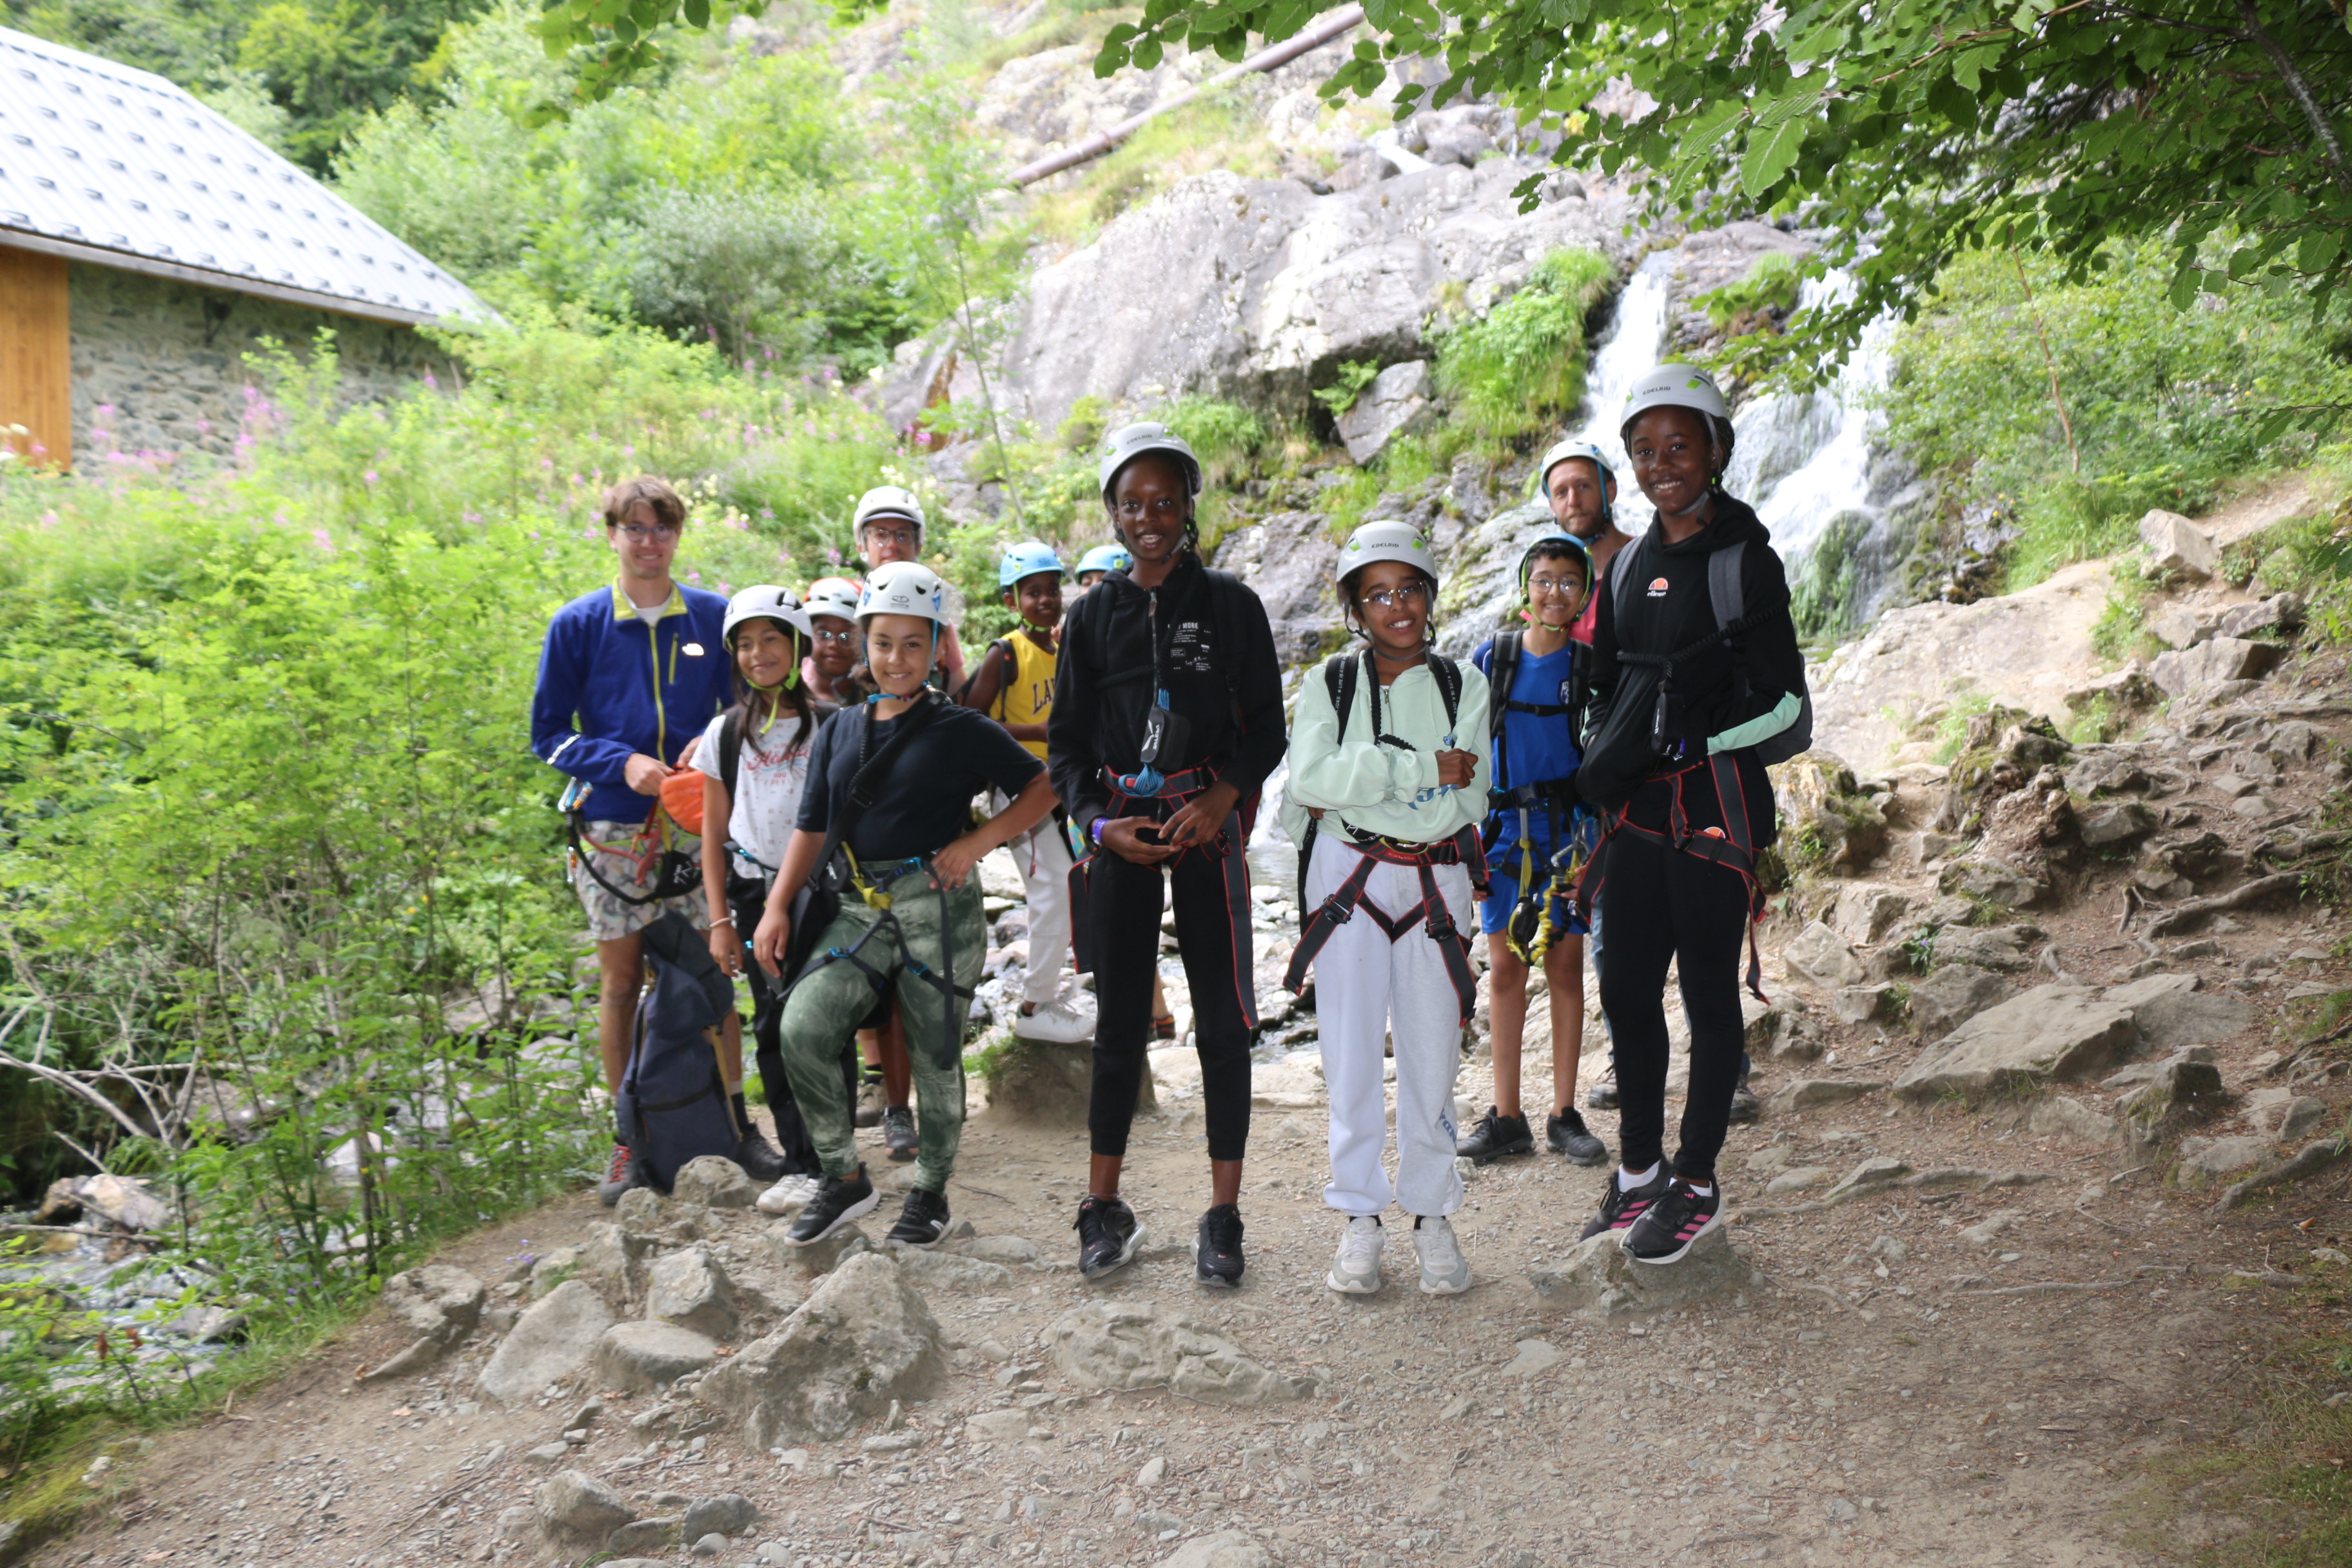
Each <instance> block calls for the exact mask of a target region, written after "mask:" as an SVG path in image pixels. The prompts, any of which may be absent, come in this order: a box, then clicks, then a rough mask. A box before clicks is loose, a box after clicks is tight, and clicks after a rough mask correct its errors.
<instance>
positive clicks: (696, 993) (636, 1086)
mask: <svg viewBox="0 0 2352 1568" xmlns="http://www.w3.org/2000/svg"><path fill="white" fill-rule="evenodd" d="M645 952H646V962H647V963H651V964H652V965H653V970H654V984H653V988H652V989H651V990H649V991H647V992H646V994H645V997H644V999H643V1000H642V1001H640V1002H639V1003H638V1004H637V1017H636V1032H635V1038H633V1039H632V1040H631V1042H630V1045H629V1065H628V1068H627V1069H626V1070H625V1071H624V1072H623V1073H622V1075H621V1091H620V1093H619V1094H618V1095H617V1096H616V1097H615V1098H614V1110H615V1111H616V1112H617V1113H618V1116H619V1120H620V1133H621V1142H623V1143H625V1144H626V1145H628V1148H629V1152H631V1153H632V1154H633V1155H634V1156H635V1170H636V1172H637V1173H638V1175H639V1176H640V1177H642V1178H643V1179H644V1180H645V1181H646V1182H647V1183H648V1184H651V1185H653V1186H654V1187H656V1188H657V1189H659V1190H660V1191H662V1192H665V1193H667V1192H668V1191H669V1190H670V1186H671V1184H673V1183H675V1182H676V1181H677V1173H678V1172H679V1171H681V1170H682V1169H684V1168H685V1167H686V1165H687V1163H688V1162H690V1161H693V1160H698V1159H700V1158H701V1157H702V1156H703V1155H705V1154H718V1155H720V1156H722V1157H724V1158H726V1159H730V1160H732V1159H734V1158H735V1157H736V1153H737V1151H738V1149H739V1148H740V1145H741V1143H742V1142H743V1132H744V1129H742V1128H741V1127H739V1126H737V1125H736V1122H735V1108H734V1104H733V1102H732V1101H731V1100H730V1099H729V1098H728V1094H727V1080H726V1079H725V1077H724V1075H723V1074H722V1073H721V1071H720V1069H719V1027H720V1026H721V1025H722V1024H723V1023H725V1021H726V1018H727V1016H728V1015H729V1014H730V1013H732V1012H733V1011H734V1010H735V987H734V984H733V983H732V982H730V980H729V979H728V978H727V976H726V975H725V973H722V972H721V971H720V970H719V965H718V964H717V963H714V962H713V961H712V959H711V956H710V944H709V942H707V941H706V940H705V939H704V937H703V934H702V933H701V932H700V931H697V930H695V929H694V926H693V923H692V922H691V921H688V920H687V918H686V917H685V916H684V915H681V914H679V913H678V912H677V910H668V911H667V912H665V913H664V914H663V915H662V916H661V917H660V918H659V919H658V920H656V921H654V922H653V923H652V924H651V925H649V926H647V927H646V930H645Z"/></svg>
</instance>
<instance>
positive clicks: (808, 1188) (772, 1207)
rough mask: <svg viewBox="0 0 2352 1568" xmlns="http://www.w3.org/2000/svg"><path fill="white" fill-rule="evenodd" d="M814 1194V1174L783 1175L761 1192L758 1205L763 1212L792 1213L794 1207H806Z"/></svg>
mask: <svg viewBox="0 0 2352 1568" xmlns="http://www.w3.org/2000/svg"><path fill="white" fill-rule="evenodd" d="M814 1196H816V1178H815V1177H814V1176H783V1177H781V1178H779V1179H778V1180H777V1182H776V1184H775V1185H774V1186H772V1187H770V1188H769V1189H768V1190H767V1191H766V1192H764V1193H761V1194H760V1196H759V1200H758V1207H759V1210H760V1212H761V1214H779V1215H781V1214H790V1213H792V1212H793V1210H794V1209H797V1208H804V1207H806V1206H807V1205H808V1201H809V1199H811V1198H813V1197H814Z"/></svg>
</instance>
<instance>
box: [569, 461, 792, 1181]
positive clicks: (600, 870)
mask: <svg viewBox="0 0 2352 1568" xmlns="http://www.w3.org/2000/svg"><path fill="white" fill-rule="evenodd" d="M685 527H686V502H685V501H683V500H680V499H679V497H678V494H677V491H676V490H674V489H671V488H670V487H669V486H668V485H667V484H665V483H663V482H662V481H661V480H660V479H652V478H642V479H628V480H625V481H623V482H622V483H620V484H617V485H614V487H613V488H612V489H609V490H607V491H605V492H604V537H605V540H606V542H608V543H610V544H611V546H612V549H613V553H614V557H615V559H616V560H617V561H618V563H619V566H620V571H619V574H617V575H616V576H614V579H613V581H612V582H611V583H610V584H606V585H605V586H604V587H602V588H597V589H594V590H593V591H592V592H589V593H586V594H583V595H581V596H580V597H579V598H577V599H574V600H572V603H570V604H568V605H564V606H563V607H562V609H560V610H558V611H556V612H555V618H554V619H553V620H552V621H551V622H550V623H549V625H548V628H547V643H546V646H545V647H544V648H543V649H542V650H541V654H540V660H539V685H538V689H537V690H536V691H534V692H533V694H532V696H531V704H530V749H531V752H532V753H533V754H534V755H536V756H537V757H538V758H539V760H540V761H541V762H543V763H547V764H548V765H549V766H551V767H552V768H555V769H557V770H558V771H559V772H562V773H568V774H570V775H571V776H572V778H573V779H575V780H577V781H579V783H580V784H582V785H584V786H585V787H586V799H585V801H584V802H583V806H582V814H583V817H584V818H585V828H584V838H583V854H582V855H581V856H579V857H576V858H575V861H574V864H573V866H572V886H573V888H574V889H576V890H577V891H578V893H579V895H580V904H581V908H582V909H583V910H585V911H586V913H587V916H588V933H589V935H590V936H591V937H592V938H593V940H594V942H595V943H596V967H597V971H598V975H599V987H598V992H599V994H598V1005H597V1015H596V1043H597V1047H598V1049H599V1052H600V1053H601V1055H602V1057H603V1066H604V1087H605V1088H606V1089H610V1090H612V1091H614V1093H615V1094H617V1093H618V1092H619V1090H620V1087H621V1074H622V1071H623V1070H624V1069H625V1068H626V1067H627V1065H628V1052H629V1037H630V1032H631V1021H632V1020H633V1019H634V1018H635V1015H636V1010H637V993H638V988H639V987H640V985H641V984H643V982H644V977H645V941H644V937H643V934H642V933H643V932H644V931H645V928H646V927H647V926H649V925H651V924H652V923H653V922H654V921H656V919H658V918H660V917H661V916H662V915H663V914H665V913H667V912H670V911H673V910H675V911H676V912H677V913H679V914H682V915H684V916H685V917H686V918H687V919H688V921H692V922H693V924H694V926H695V927H696V929H697V930H703V929H707V928H708V926H709V918H708V915H707V913H706V911H705V909H704V902H703V900H702V898H701V896H700V895H699V894H698V893H697V892H688V893H685V894H681V895H678V896H676V897H669V898H660V899H648V900H646V901H644V902H634V901H631V900H632V898H635V897H642V896H643V895H644V894H647V893H651V892H653V891H654V890H655V885H654V884H655V879H656V875H657V868H658V867H659V866H660V864H661V860H662V854H661V852H662V851H664V850H678V851H682V852H684V853H687V854H689V855H696V854H698V853H699V851H700V847H701V845H700V841H699V840H698V839H697V838H695V837H692V836H690V835H688V834H687V833H685V832H683V831H681V830H680V829H678V828H677V826H675V825H673V824H671V823H670V822H669V820H668V819H667V817H666V816H665V817H663V818H660V819H658V820H656V819H655V817H654V807H655V805H656V803H657V802H658V801H659V799H660V797H661V787H662V784H663V782H664V781H665V780H667V778H668V777H669V775H670V773H671V772H672V770H673V768H674V767H677V766H682V765H683V764H684V762H685V753H686V752H688V750H689V749H690V748H691V747H692V745H693V743H694V742H696V741H697V740H698V739H700V737H701V735H702V731H703V730H704V729H705V727H707V726H708V725H709V722H710V721H711V720H712V719H713V718H715V717H716V716H717V715H718V713H719V710H721V709H722V708H724V707H725V706H726V705H727V699H728V688H727V645H726V641H725V638H724V637H722V635H721V633H722V631H723V628H724V627H725V626H726V621H727V601H726V600H725V599H723V598H721V597H719V595H716V594H709V593H705V592H704V591H703V590H701V589H699V588H688V587H685V586H683V585H681V584H677V583H675V582H673V581H671V578H670V563H672V561H674V560H675V559H676V557H677V541H678V535H679V533H680V532H682V531H684V529H685ZM614 889H621V890H622V891H621V892H615V891H614ZM623 893H627V894H629V895H631V897H624V896H622V894H623ZM725 1046H726V1050H725V1052H724V1056H725V1061H724V1064H723V1065H724V1067H725V1069H726V1073H727V1088H728V1091H729V1092H730V1094H732V1095H733V1096H734V1097H735V1110H736V1115H737V1117H738V1118H739V1121H740V1124H741V1125H744V1126H746V1127H748V1126H750V1125H751V1123H750V1121H749V1119H748V1118H747V1117H745V1115H744V1108H743V1100H742V1095H743V1047H742V1037H741V1035H740V1032H739V1030H738V1029H737V1027H736V1026H734V1022H733V1019H732V1017H731V1016H730V1020H729V1027H728V1029H727V1031H726V1036H725ZM738 1158H739V1160H740V1162H741V1163H742V1164H743V1166H744V1168H745V1170H746V1171H747V1172H748V1173H750V1174H751V1178H752V1179H753V1180H754V1181H762V1182H772V1181H774V1180H775V1179H776V1177H777V1176H779V1175H781V1174H782V1173H783V1156H782V1155H781V1154H779V1153H777V1152H776V1151H775V1150H774V1149H773V1148H772V1147H770V1146H769V1144H768V1142H767V1141H766V1140H765V1139H764V1138H762V1137H761V1136H760V1135H759V1134H758V1133H757V1132H753V1133H751V1135H750V1136H749V1137H747V1138H746V1139H745V1140H744V1142H743V1146H742V1149H741V1151H740V1153H739V1155H738ZM634 1184H635V1178H634V1174H633V1172H632V1170H631V1159H630V1154H629V1150H628V1148H627V1147H626V1146H625V1145H624V1144H621V1143H618V1142H615V1143H614V1147H613V1159H612V1163H611V1165H610V1166H609V1168H608V1169H607V1170H606V1173H605V1176H604V1182H603V1183H602V1184H601V1185H600V1186H599V1188H598V1195H599V1196H600V1197H602V1198H603V1199H604V1202H605V1203H607V1204H613V1203H618V1202H619V1201H620V1197H621V1194H623V1193H624V1192H625V1191H627V1190H628V1188H629V1187H630V1186H632V1185H634Z"/></svg>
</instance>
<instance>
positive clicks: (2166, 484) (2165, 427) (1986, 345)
mask: <svg viewBox="0 0 2352 1568" xmlns="http://www.w3.org/2000/svg"><path fill="white" fill-rule="evenodd" d="M2099 259H2100V262H2101V264H2102V265H2101V270H2100V272H2099V273H2098V275H2097V276H2095V277H2094V278H2091V279H2086V280H2084V281H2081V282H2070V281H2068V280H2066V279H2064V278H2063V276H2062V275H2061V269H2060V268H2059V266H2058V264H2057V263H2056V262H2055V261H2053V260H2050V259H2047V258H2033V259H2031V260H2029V261H2022V262H2021V260H2020V259H2018V258H2012V257H2011V256H2009V255H2004V254H2000V253H1997V252H1991V251H1979V252H1974V253H1971V254H1969V256H1967V257H1964V258H1961V259H1960V260H1958V262H1956V263H1955V264H1954V265H1953V266H1952V267H1951V268H1948V270H1947V271H1946V272H1945V273H1944V274H1943V275H1942V277H1941V278H1939V279H1938V280H1937V289H1936V294H1935V297H1934V299H1933V300H1932V301H1931V302H1930V303H1929V304H1928V305H1927V308H1926V309H1925V310H1923V312H1922V314H1921V315H1920V316H1919V318H1918V319H1917V320H1916V321H1914V322H1913V323H1912V324H1911V325H1910V326H1908V327H1906V328H1905V329H1904V330H1903V331H1901V333H1900V334H1899V335H1898V336H1897V338H1896V340H1895V348H1894V364H1893V371H1892V376H1891V379H1890V384H1889V385H1888V387H1887V389H1886V391H1885V395H1884V401H1883V406H1884V408H1885V415H1886V421H1887V423H1886V431H1887V438H1888V441H1889V443H1890V444H1891V445H1893V446H1895V447H1897V448H1899V449H1900V450H1902V451H1904V452H1905V453H1906V454H1907V455H1909V456H1910V457H1911V458H1913V459H1914V460H1915V461H1916V462H1918V463H1919V464H1920V466H1921V467H1922V468H1926V469H1929V470H1933V471H1937V472H1939V473H1941V474H1942V475H1944V476H1945V477H1946V478H1947V479H1949V480H1950V481H1952V482H1953V483H1954V485H1955V486H1956V487H1957V491H1958V499H1960V500H1964V501H1973V502H1982V503H1988V504H1991V503H2000V502H2005V503H2008V504H2011V505H2013V506H2014V508H2015V514H2016V518H2017V523H2018V527H2019V530H2020V538H2019V539H2018V541H2017V544H2016V547H2015V549H2016V553H2015V556H2014V559H2013V562H2012V565H2011V576H2010V581H2011V585H2012V586H2022V585H2024V584H2030V583H2032V582H2035V581H2038V580H2040V579H2041V578H2042V577H2043V576H2046V575H2048V574H2049V573H2051V572H2053V571H2054V570H2056V569H2057V568H2058V567H2060V566H2063V565H2065V564H2067V563H2070V562H2073V561H2079V560H2084V559H2087V558H2089V557H2092V556H2095V555H2102V554H2105V553H2108V552H2112V551H2115V550H2117V549H2120V548H2123V547H2125V546H2126V545H2127V544H2128V543H2129V542H2130V541H2131V539H2132V537H2133V529H2134V527H2135V525H2136V524H2137V521H2138V520H2139V518H2140V516H2141V515H2142V514H2143V513H2145V512H2146V511H2147V510H2148V509H2149V508H2150V507H2154V506H2163V507H2167V508H2169V509H2171V510H2178V511H2185V512H2189V513H2195V512H2198V511H2200V510H2204V509H2205V508H2206V507H2207V506H2209V505H2210V503H2211V502H2212V500H2214V498H2215V497H2216V496H2217V495H2218V494H2219V493H2220V490H2221V487H2222V485H2223V484H2224V483H2225V482H2226V481H2228V480H2231V479H2236V478H2238V477H2241V476H2242V475H2244V474H2246V473H2248V472H2250V471H2252V470H2257V469H2259V468H2262V467H2263V465H2265V464H2270V463H2275V462H2277V461H2281V460H2284V459H2288V458H2298V457H2300V456H2301V455H2303V453H2304V452H2305V450H2307V447H2308V442H2307V440H2305V439H2304V438H2301V437H2289V438H2287V439H2286V440H2284V441H2283V442H2269V441H2266V440H2265V439H2264V436H2263V428H2262V421H2260V420H2259V419H2257V418H2254V417H2252V416H2250V410H2252V409H2256V408H2259V407H2262V406H2267V405H2273V404H2277V403H2282V402H2326V401H2332V400H2336V399H2339V398H2347V397H2352V370H2347V365H2346V363H2344V362H2343V361H2342V360H2341V359H2339V358H2338V357H2336V354H2335V353H2333V351H2332V347H2331V344H2330V342H2329V341H2328V340H2327V338H2326V335H2325V334H2322V333H2316V332H2314V331H2312V330H2311V322H2310V321H2309V312H2308V310H2307V308H2306V307H2305V306H2304V305H2302V304H2300V303H2298V302H2297V301H2295V300H2292V299H2274V298H2272V297H2270V296H2268V295H2265V294H2262V293H2257V292H2252V291H2245V290H2241V291H2236V292H2233V293H2231V294H2230V295H2229V296H2227V297H2225V298H2210V299H2209V300H2207V302H2206V303H2205V304H2204V305H2203V306H2200V308H2199V309H2197V310H2190V311H2187V312H2181V311H2178V310H2174V309H2173V307H2172V305H2171V303H2170V302H2169V301H2168V298H2167V296H2166V289H2167V274H2166V270H2165V258H2164V255H2163V253H2162V251H2161V249H2160V247H2157V246H2155V245H2152V244H2151V245H2145V246H2140V247H2123V246H2118V247H2110V248H2109V249H2107V250H2105V251H2103V252H2102V253H2101V254H2100V258H2099ZM2021 270H2022V277H2021ZM2045 338H2046V342H2047V354H2048V357H2047V358H2046V359H2045V357H2044V347H2043V344H2044V340H2045ZM2053 367H2054V374H2055V376H2056V379H2057V383H2058V389H2059V393H2060V395H2061V396H2062V397H2063V403H2064V406H2065V411H2066V418H2065V420H2064V421H2063V423H2062V421H2061V419H2060V417H2059V413H2058V405H2057V404H2056V403H2054V402H2053V398H2052V395H2051V379H2052V375H2053ZM2069 428H2071V430H2072V439H2073V445H2074V448H2075V449H2076V450H2078V451H2079V453H2080V462H2079V471H2078V470H2077V466H2076V461H2075V459H2074V457H2073V456H2072V455H2071V454H2070V451H2069V445H2068V435H2067V432H2068V430H2069Z"/></svg>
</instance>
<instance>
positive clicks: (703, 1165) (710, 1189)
mask: <svg viewBox="0 0 2352 1568" xmlns="http://www.w3.org/2000/svg"><path fill="white" fill-rule="evenodd" d="M670 1195H671V1196H672V1197H674V1198H676V1199H677V1201H678V1202H679V1203H682V1204H700V1205H704V1206H705V1207H707V1208H714V1209H747V1208H750V1207H751V1205H752V1204H754V1203H756V1202H757V1201H758V1200H759V1196H760V1189H759V1188H758V1187H755V1186H753V1185H752V1184H751V1177H750V1176H747V1175H745V1174H744V1173H743V1167H742V1166H740V1165H739V1164H737V1163H735V1162H734V1161H732V1160H730V1159H728V1158H726V1157H725V1156H724V1155H719V1154H705V1155H703V1156H702V1157H701V1158H700V1159H698V1160H688V1162H687V1163H686V1168H685V1169H684V1170H682V1171H680V1172H678V1173H677V1181H675V1182H673V1183H672V1184H670Z"/></svg>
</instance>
